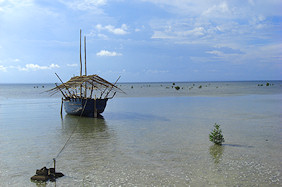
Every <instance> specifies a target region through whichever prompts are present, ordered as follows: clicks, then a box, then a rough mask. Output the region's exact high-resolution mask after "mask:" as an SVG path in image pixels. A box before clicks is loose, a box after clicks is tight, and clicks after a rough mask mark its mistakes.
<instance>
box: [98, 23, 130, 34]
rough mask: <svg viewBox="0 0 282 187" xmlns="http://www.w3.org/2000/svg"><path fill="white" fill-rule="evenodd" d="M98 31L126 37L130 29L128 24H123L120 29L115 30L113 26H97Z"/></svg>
mask: <svg viewBox="0 0 282 187" xmlns="http://www.w3.org/2000/svg"><path fill="white" fill-rule="evenodd" d="M96 29H97V30H98V31H101V30H107V31H108V32H110V33H113V34H116V35H125V34H128V31H127V30H128V27H127V25H126V24H122V25H121V27H120V28H115V27H114V26H112V25H107V26H102V25H101V24H98V25H96Z"/></svg>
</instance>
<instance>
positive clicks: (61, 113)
mask: <svg viewBox="0 0 282 187" xmlns="http://www.w3.org/2000/svg"><path fill="white" fill-rule="evenodd" d="M63 102H64V101H63V98H62V103H61V113H60V114H61V117H62V116H63Z"/></svg>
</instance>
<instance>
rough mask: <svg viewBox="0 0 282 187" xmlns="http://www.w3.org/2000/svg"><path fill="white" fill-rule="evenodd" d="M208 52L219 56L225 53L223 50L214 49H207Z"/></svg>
mask: <svg viewBox="0 0 282 187" xmlns="http://www.w3.org/2000/svg"><path fill="white" fill-rule="evenodd" d="M206 53H208V54H212V55H217V56H221V55H223V53H222V52H221V51H217V50H214V51H207V52H206Z"/></svg>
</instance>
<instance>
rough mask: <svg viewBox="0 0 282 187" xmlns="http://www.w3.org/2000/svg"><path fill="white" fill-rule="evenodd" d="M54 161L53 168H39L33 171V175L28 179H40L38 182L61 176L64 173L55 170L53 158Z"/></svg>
mask: <svg viewBox="0 0 282 187" xmlns="http://www.w3.org/2000/svg"><path fill="white" fill-rule="evenodd" d="M53 161H54V168H49V169H48V168H46V167H43V168H41V169H37V170H36V172H35V175H34V176H32V177H31V178H30V179H31V180H33V181H40V182H46V181H48V180H50V181H55V180H56V179H57V178H59V177H63V176H64V174H63V173H61V172H56V159H53Z"/></svg>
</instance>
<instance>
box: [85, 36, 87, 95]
mask: <svg viewBox="0 0 282 187" xmlns="http://www.w3.org/2000/svg"><path fill="white" fill-rule="evenodd" d="M84 68H85V76H87V71H86V36H84ZM86 96H87V82H85V91H84V97H85V98H86Z"/></svg>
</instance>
